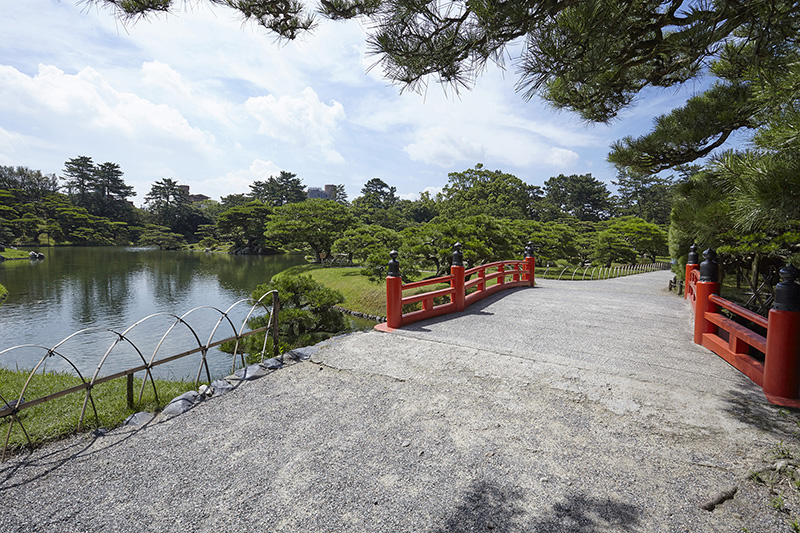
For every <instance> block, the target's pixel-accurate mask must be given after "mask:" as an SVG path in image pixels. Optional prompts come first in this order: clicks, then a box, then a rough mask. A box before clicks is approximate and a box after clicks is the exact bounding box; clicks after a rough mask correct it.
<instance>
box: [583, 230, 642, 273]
mask: <svg viewBox="0 0 800 533" xmlns="http://www.w3.org/2000/svg"><path fill="white" fill-rule="evenodd" d="M591 259H592V263H593V264H594V263H600V264H601V265H603V266H606V267H610V266H611V263H612V262H619V263H635V262H636V251H635V250H634V249H633V247H632V246H631V245H630V244H628V241H626V240H625V239H624V238H623V236H622V235H620V234H619V233H617V232H616V231H614V230H612V229H605V230H603V231H600V232H598V233H597V235H596V239H595V242H594V246H593V248H592V255H591Z"/></svg>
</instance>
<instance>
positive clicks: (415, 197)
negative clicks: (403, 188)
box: [397, 187, 444, 201]
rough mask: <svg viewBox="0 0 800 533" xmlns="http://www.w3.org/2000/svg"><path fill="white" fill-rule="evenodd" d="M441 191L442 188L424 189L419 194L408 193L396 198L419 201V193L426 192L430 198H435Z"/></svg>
mask: <svg viewBox="0 0 800 533" xmlns="http://www.w3.org/2000/svg"><path fill="white" fill-rule="evenodd" d="M442 189H444V187H425V188H424V189H422V191H420V192H410V193H405V194H398V195H397V196H398V197H400V198H401V199H403V200H411V201H415V200H419V198H420V194H421V193H423V192H426V193H428V194H430V195H431V198H436V195H437V194H439V193H440V192H442Z"/></svg>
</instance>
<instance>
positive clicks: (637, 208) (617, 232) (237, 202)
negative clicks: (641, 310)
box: [0, 156, 675, 276]
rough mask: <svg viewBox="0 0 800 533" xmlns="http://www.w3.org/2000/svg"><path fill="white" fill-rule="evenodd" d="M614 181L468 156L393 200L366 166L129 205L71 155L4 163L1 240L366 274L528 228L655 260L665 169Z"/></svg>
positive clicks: (175, 192) (474, 256)
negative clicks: (493, 164) (348, 178)
mask: <svg viewBox="0 0 800 533" xmlns="http://www.w3.org/2000/svg"><path fill="white" fill-rule="evenodd" d="M615 183H616V185H617V186H618V188H619V192H618V194H616V195H612V194H611V193H610V192H609V190H608V188H607V187H606V185H605V184H604V183H603V182H601V181H599V180H597V179H596V178H594V177H592V175H591V174H584V175H577V174H573V175H569V176H567V175H559V176H555V177H551V178H549V179H548V180H546V181H545V182H544V185H543V186H542V187H539V186H535V185H528V184H527V183H525V182H524V181H523V180H521V179H520V178H517V177H516V176H513V175H511V174H508V173H504V172H502V171H499V170H488V169H486V168H484V167H483V166H482V165H480V164H478V165H476V166H475V167H474V168H471V169H468V170H465V171H463V172H454V173H451V174H450V175H449V179H448V183H447V185H446V186H445V187H444V188H443V190H442V191H441V192H440V193H438V194H436V195H431V194H429V193H427V192H423V193H421V194H420V195H419V198H418V199H416V200H406V199H401V198H400V197H398V195H397V189H396V188H395V187H393V186H390V185H389V184H387V183H385V182H384V181H383V180H381V179H380V178H373V179H371V180H369V181H367V182H366V183H365V184H364V186H363V188H362V189H361V194H360V196H358V197H357V198H355V199H354V200H353V201H352V202H350V201H348V199H347V195H346V193H345V191H344V187H343V186H342V185H337V186H336V187H335V188H334V195H333V196H334V197H333V198H332V199H324V200H323V199H307V195H306V192H305V189H306V188H305V186H304V184H303V181H302V179H300V178H298V177H297V175H296V174H294V173H291V172H287V171H282V172H280V174H279V175H277V176H273V177H270V178H268V179H267V180H263V181H254V182H253V183H252V184H251V185H250V192H249V193H247V194H232V195H228V196H224V197H222V198H221V199H220V201H219V202H217V201H214V200H204V201H201V202H192V201H191V199H190V198H189V195H188V192H187V190H186V188H185V187H181V186H180V185H179V184H178V182H177V181H176V180H174V179H172V178H162V179H160V180H158V181H156V182H155V183H153V185H152V187H151V189H150V192H149V193H148V194H147V195H146V196H145V198H144V206H143V208H142V209H139V208H136V207H135V206H134V205H133V204H132V202H130V201H129V200H128V199H129V198H131V197H133V196H134V195H135V193H134V191H133V189H132V187H130V186H128V185H127V184H126V183H125V181H124V178H123V172H122V170H121V169H120V167H119V165H117V164H115V163H102V164H96V163H94V161H93V160H92V159H91V158H90V157H87V156H80V157H76V158H73V159H70V160H69V161H67V162H66V163H65V165H64V170H63V173H62V176H61V177H60V178H59V177H57V176H55V175H43V174H42V173H41V172H40V171H36V170H31V169H28V168H25V167H0V240H2V241H5V242H8V243H41V242H44V241H45V240H46V241H47V242H51V243H69V244H77V245H102V244H140V245H157V246H159V247H161V248H165V249H175V248H179V247H181V246H183V245H185V244H186V243H191V242H194V243H199V244H200V245H201V246H203V247H208V248H216V249H223V248H224V249H225V250H228V251H234V252H238V253H278V252H282V251H306V252H308V253H309V254H310V255H311V257H312V258H313V260H315V261H317V262H321V261H324V260H326V259H330V258H331V257H332V256H333V254H340V255H343V256H346V257H347V258H348V259H349V260H351V261H354V262H357V263H360V264H363V265H365V267H366V268H367V270H368V271H369V272H371V273H372V274H373V275H375V276H380V275H382V274H381V273H382V269H384V268H385V263H386V261H387V257H388V252H389V251H390V250H391V249H398V250H400V251H401V253H402V254H403V258H404V265H405V268H407V269H409V271H412V270H413V271H419V270H426V271H434V272H436V273H439V274H441V273H443V272H444V271H446V269H447V267H448V265H449V260H448V257H449V254H450V253H452V245H453V244H454V243H455V242H456V241H460V242H462V243H463V244H464V246H465V259H466V260H467V261H468V263H471V264H478V263H481V262H485V261H490V260H493V259H497V258H501V257H509V256H513V255H519V253H521V250H522V246H523V243H524V242H527V241H528V240H532V241H533V242H534V245H535V246H536V247H537V250H538V253H539V255H540V260H542V261H553V262H555V261H567V262H571V263H576V264H577V263H584V264H585V263H586V262H588V261H596V262H597V261H599V262H601V263H604V264H605V263H610V262H614V261H622V262H633V261H636V260H643V259H645V258H647V259H648V260H655V257H656V256H657V255H663V254H664V253H666V224H667V222H668V216H669V211H670V206H671V203H672V195H673V189H674V187H675V182H674V180H673V179H672V178H657V177H653V176H641V175H628V174H620V176H619V177H618V179H617V181H616V182H615Z"/></svg>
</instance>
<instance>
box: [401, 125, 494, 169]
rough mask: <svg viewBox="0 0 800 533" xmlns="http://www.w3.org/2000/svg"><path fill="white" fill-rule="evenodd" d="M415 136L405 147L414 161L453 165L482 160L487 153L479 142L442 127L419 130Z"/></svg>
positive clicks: (444, 165)
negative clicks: (454, 133)
mask: <svg viewBox="0 0 800 533" xmlns="http://www.w3.org/2000/svg"><path fill="white" fill-rule="evenodd" d="M414 138H415V141H414V142H412V143H409V144H408V145H406V146H405V148H403V150H405V151H406V152H407V153H408V155H409V157H410V158H411V159H412V160H413V161H421V162H423V163H428V164H431V165H439V166H440V167H452V166H453V165H455V164H456V163H463V162H472V161H481V160H483V159H484V157H485V155H486V149H485V148H484V146H483V145H482V144H480V143H479V142H476V141H475V140H473V139H471V138H468V137H464V136H460V135H453V134H452V133H451V131H450V130H448V129H446V128H442V127H433V128H425V129H422V130H419V131H417V132H416V134H415V135H414Z"/></svg>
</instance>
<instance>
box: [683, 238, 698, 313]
mask: <svg viewBox="0 0 800 533" xmlns="http://www.w3.org/2000/svg"><path fill="white" fill-rule="evenodd" d="M698 261H699V258H698V257H697V245H695V244H693V245H692V246H691V247H689V258H688V259H687V260H686V275H685V276H684V278H683V284H684V286H685V285H686V284H687V283H689V275H690V273H691V272H692V270H697V269H698V268H700V265H698V264H697V263H698ZM688 297H689V295H688V293H687V292H686V290H685V289H684V291H683V299H684V300H685V299H686V298H688Z"/></svg>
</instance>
